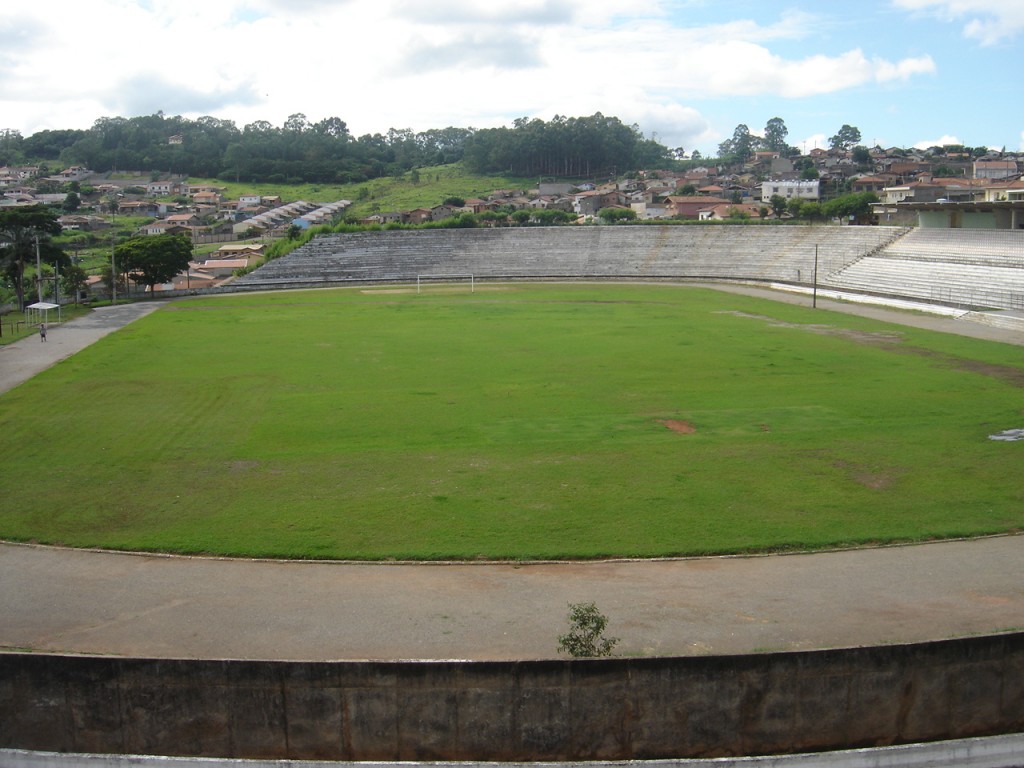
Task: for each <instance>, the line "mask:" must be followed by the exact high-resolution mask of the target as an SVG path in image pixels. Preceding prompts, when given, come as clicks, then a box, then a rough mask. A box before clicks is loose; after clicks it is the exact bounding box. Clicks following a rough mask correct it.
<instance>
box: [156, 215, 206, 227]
mask: <svg viewBox="0 0 1024 768" xmlns="http://www.w3.org/2000/svg"><path fill="white" fill-rule="evenodd" d="M164 221H166V222H167V223H168V224H176V225H177V226H179V227H198V226H199V225H200V224H202V222H201V221H200V220H199V217H198V216H196V215H195V214H194V213H172V214H171V215H170V216H168V217H167V218H166V219H164Z"/></svg>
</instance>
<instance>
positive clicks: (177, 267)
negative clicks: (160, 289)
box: [117, 234, 192, 293]
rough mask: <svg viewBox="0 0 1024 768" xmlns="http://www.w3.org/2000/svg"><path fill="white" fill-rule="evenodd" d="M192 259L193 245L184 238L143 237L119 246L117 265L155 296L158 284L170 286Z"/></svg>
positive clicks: (177, 236) (176, 236) (178, 236)
mask: <svg viewBox="0 0 1024 768" xmlns="http://www.w3.org/2000/svg"><path fill="white" fill-rule="evenodd" d="M191 258H192V242H191V241H190V240H189V239H188V237H186V236H184V235H169V234H164V235H142V236H137V237H132V238H129V239H128V240H126V241H124V242H123V243H121V244H120V245H118V246H117V261H118V263H119V264H121V265H122V266H123V268H124V271H125V272H126V273H127V274H128V276H129V277H131V279H132V280H134V281H135V282H136V283H141V284H142V285H145V286H147V287H148V288H149V291H150V293H152V292H153V288H154V286H156V284H157V283H166V282H169V281H170V280H172V279H173V278H174V276H175V275H177V274H178V273H179V272H182V271H183V270H185V269H188V262H189V260H190V259H191Z"/></svg>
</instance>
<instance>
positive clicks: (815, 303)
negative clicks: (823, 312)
mask: <svg viewBox="0 0 1024 768" xmlns="http://www.w3.org/2000/svg"><path fill="white" fill-rule="evenodd" d="M811 308H812V309H817V308H818V244H817V243H815V244H814V293H813V298H812V300H811Z"/></svg>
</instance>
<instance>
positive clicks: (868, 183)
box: [850, 175, 896, 193]
mask: <svg viewBox="0 0 1024 768" xmlns="http://www.w3.org/2000/svg"><path fill="white" fill-rule="evenodd" d="M895 180H896V179H895V177H893V176H891V175H887V176H861V177H860V178H857V179H854V180H853V181H852V182H850V190H851V191H852V192H876V193H880V192H881V191H882V190H883V189H885V188H886V187H888V186H890V185H891V184H892V183H893V182H894V181H895Z"/></svg>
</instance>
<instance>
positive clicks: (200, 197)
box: [192, 192, 221, 206]
mask: <svg viewBox="0 0 1024 768" xmlns="http://www.w3.org/2000/svg"><path fill="white" fill-rule="evenodd" d="M220 201H221V196H220V192H196V193H195V194H194V195H192V202H193V203H195V204H196V205H213V206H216V205H219V204H220Z"/></svg>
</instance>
